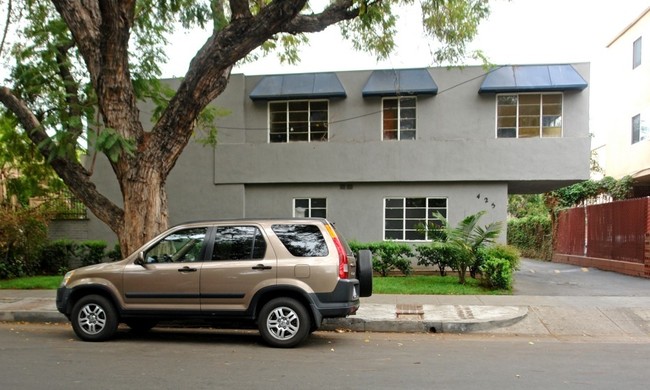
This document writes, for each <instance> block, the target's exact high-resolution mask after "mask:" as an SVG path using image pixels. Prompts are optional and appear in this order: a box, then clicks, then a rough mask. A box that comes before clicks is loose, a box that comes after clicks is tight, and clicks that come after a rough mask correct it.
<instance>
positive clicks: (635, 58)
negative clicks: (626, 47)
mask: <svg viewBox="0 0 650 390" xmlns="http://www.w3.org/2000/svg"><path fill="white" fill-rule="evenodd" d="M641 42H642V41H641V37H639V38H638V39H637V40H636V41H634V43H632V69H635V68H636V67H637V66H639V65H641V51H642V48H643V47H642V44H641Z"/></svg>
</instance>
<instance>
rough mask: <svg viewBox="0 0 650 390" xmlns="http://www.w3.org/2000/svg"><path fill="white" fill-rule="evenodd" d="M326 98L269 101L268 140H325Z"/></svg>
mask: <svg viewBox="0 0 650 390" xmlns="http://www.w3.org/2000/svg"><path fill="white" fill-rule="evenodd" d="M328 117H329V114H328V101H327V100H296V101H285V102H270V103H269V141H270V142H300V141H306V142H313V141H327V139H328V131H327V121H328Z"/></svg>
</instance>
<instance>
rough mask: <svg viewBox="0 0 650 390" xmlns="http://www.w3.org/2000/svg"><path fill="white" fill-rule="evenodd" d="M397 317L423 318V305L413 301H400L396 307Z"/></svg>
mask: <svg viewBox="0 0 650 390" xmlns="http://www.w3.org/2000/svg"><path fill="white" fill-rule="evenodd" d="M395 314H396V316H397V318H403V319H412V320H421V319H422V318H424V310H423V309H422V305H416V304H412V303H400V304H397V307H396V308H395Z"/></svg>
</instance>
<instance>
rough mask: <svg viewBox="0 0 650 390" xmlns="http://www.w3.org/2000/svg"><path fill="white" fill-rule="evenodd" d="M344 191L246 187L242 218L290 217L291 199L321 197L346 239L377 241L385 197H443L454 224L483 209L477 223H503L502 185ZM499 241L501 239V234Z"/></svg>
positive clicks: (355, 187)
mask: <svg viewBox="0 0 650 390" xmlns="http://www.w3.org/2000/svg"><path fill="white" fill-rule="evenodd" d="M350 186H351V188H350ZM347 188H348V189H341V187H340V186H339V185H299V184H298V185H250V186H247V187H246V216H247V217H261V218H272V217H290V216H292V213H293V209H292V207H293V203H292V201H293V199H294V198H306V197H314V198H326V199H327V218H328V219H329V220H330V221H332V222H334V223H335V224H336V226H337V229H339V230H341V232H342V233H343V234H344V235H345V236H346V237H347V238H348V239H355V240H359V241H380V240H381V239H382V237H383V223H384V219H383V217H384V198H386V197H442V198H447V205H448V210H449V216H448V219H449V221H450V222H451V223H452V224H454V225H455V224H456V223H457V222H458V221H459V220H461V219H462V218H464V217H465V216H467V215H470V214H474V213H477V212H479V211H482V210H485V211H487V213H486V215H485V216H484V217H483V218H482V219H481V225H486V224H488V223H490V222H496V221H505V215H506V212H507V202H508V198H507V186H506V184H505V183H481V184H471V183H470V184H465V183H373V184H367V183H351V184H349V185H348V186H347ZM477 195H478V197H477ZM485 198H487V199H488V202H487V203H486V202H485ZM492 204H494V208H493V207H492ZM504 233H505V228H504ZM502 240H503V241H505V234H504V235H503V237H502Z"/></svg>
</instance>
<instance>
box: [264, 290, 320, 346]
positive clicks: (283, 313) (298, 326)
mask: <svg viewBox="0 0 650 390" xmlns="http://www.w3.org/2000/svg"><path fill="white" fill-rule="evenodd" d="M258 322H259V323H258V326H259V330H260V334H261V335H262V338H263V339H264V341H265V342H266V343H267V344H269V345H270V346H272V347H277V348H292V347H295V346H296V345H298V344H300V342H302V341H303V340H304V339H305V338H306V337H307V336H308V335H309V330H310V329H311V318H310V317H309V313H308V312H307V309H305V306H304V305H303V304H301V303H300V302H298V301H297V300H295V299H293V298H275V299H273V300H271V301H269V302H268V303H266V304H265V305H264V306H263V307H262V310H260V315H259V319H258Z"/></svg>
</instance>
